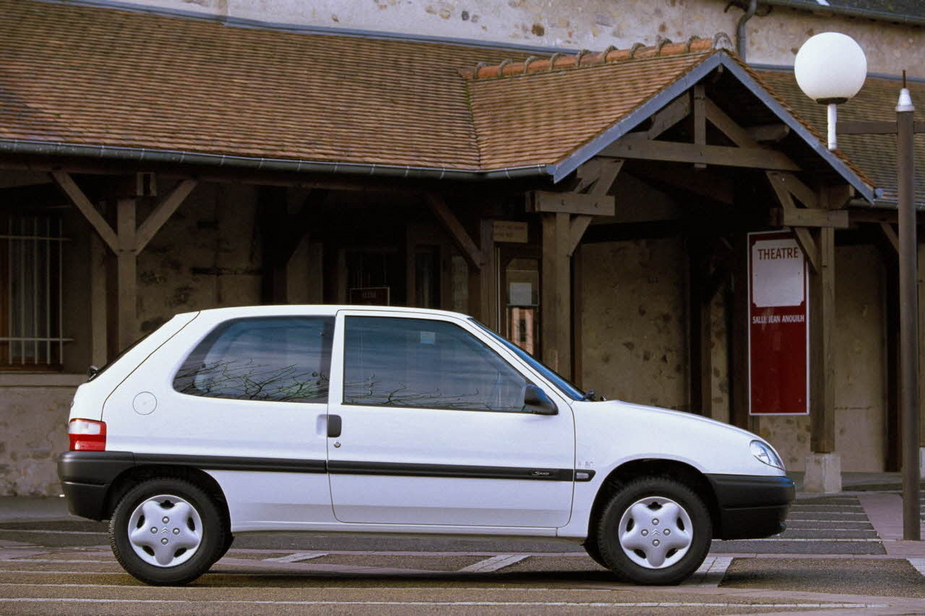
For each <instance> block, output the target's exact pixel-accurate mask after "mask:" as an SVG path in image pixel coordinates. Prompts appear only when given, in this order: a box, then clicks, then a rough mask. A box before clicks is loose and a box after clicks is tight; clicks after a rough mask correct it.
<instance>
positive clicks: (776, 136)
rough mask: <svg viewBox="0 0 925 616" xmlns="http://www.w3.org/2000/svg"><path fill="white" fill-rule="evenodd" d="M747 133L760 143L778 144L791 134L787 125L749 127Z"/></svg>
mask: <svg viewBox="0 0 925 616" xmlns="http://www.w3.org/2000/svg"><path fill="white" fill-rule="evenodd" d="M745 132H746V133H748V136H749V137H751V138H752V139H754V140H755V141H757V142H758V143H768V142H773V143H777V142H778V141H782V140H783V139H784V137H786V136H787V135H789V134H790V127H789V126H787V125H786V124H762V125H761V126H749V127H748V128H746V129H745Z"/></svg>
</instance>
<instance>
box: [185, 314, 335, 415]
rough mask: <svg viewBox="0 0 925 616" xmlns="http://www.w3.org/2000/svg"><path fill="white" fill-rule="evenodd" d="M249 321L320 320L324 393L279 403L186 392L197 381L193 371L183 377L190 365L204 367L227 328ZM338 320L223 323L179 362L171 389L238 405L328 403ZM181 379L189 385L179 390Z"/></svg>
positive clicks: (313, 317)
mask: <svg viewBox="0 0 925 616" xmlns="http://www.w3.org/2000/svg"><path fill="white" fill-rule="evenodd" d="M247 321H260V322H267V321H321V322H322V334H321V336H322V343H321V349H320V353H321V365H320V368H319V379H322V380H324V381H325V382H326V383H327V386H326V387H325V389H324V394H323V395H319V396H317V397H314V398H310V399H296V400H278V399H273V398H247V397H233V396H216V395H209V394H206V393H195V392H193V391H188V390H187V389H193V388H195V386H194V383H195V379H196V373H195V372H191V373H189V374H182V373H184V371H185V370H187V366H189V365H190V364H202V363H203V360H205V358H206V357H208V355H209V353H211V352H212V351H213V350H214V349H215V348H216V345H217V344H218V343H219V342H220V341H221V339H222V336H223V335H224V334H225V332H226V331H228V329H230V328H231V327H233V326H234V325H237V324H239V323H243V322H247ZM335 323H336V321H335V317H334V316H333V315H306V314H289V315H260V316H244V317H236V318H232V319H227V320H225V321H222V322H220V323H217V324H215V325H214V326H213V327H212V328H211V329H209V331H208V332H207V333H206V334H205V336H203V337H202V338H200V339H199V340H197V341H196V343H195V344H194V345H193V346H192V347H191V348H190V349H189V351H188V352H187V353H186V354H185V356H184V357H183V359H182V360H181V361H180V362H179V366H178V367H177V368H176V370H175V371H174V373H173V376H172V378H171V381H170V387H171V389H172V390H173V391H174V392H176V393H178V394H180V395H184V396H192V397H195V398H205V399H209V400H228V401H239V402H248V403H250V402H267V403H286V404H327V403H328V401H329V400H330V398H331V365H332V364H331V362H332V358H333V353H334V335H335ZM181 379H184V380H186V379H188V384H187V385H186V386H185V387H183V388H180V387H179V386H178V381H180V380H181Z"/></svg>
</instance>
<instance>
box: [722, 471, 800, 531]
mask: <svg viewBox="0 0 925 616" xmlns="http://www.w3.org/2000/svg"><path fill="white" fill-rule="evenodd" d="M707 479H708V480H709V481H710V484H711V485H712V486H713V492H714V494H716V500H717V504H718V505H719V528H718V529H717V536H716V538H717V539H758V538H761V537H769V536H771V535H776V534H778V533H781V532H783V531H784V530H786V528H787V524H786V520H787V511H788V510H789V509H790V503H791V502H793V499H794V496H795V495H796V489H795V488H794V485H793V480H792V479H790V478H789V477H763V476H755V475H707Z"/></svg>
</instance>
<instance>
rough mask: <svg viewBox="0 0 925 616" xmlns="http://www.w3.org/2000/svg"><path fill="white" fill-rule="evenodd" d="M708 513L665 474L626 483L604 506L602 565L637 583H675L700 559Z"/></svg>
mask: <svg viewBox="0 0 925 616" xmlns="http://www.w3.org/2000/svg"><path fill="white" fill-rule="evenodd" d="M711 529H712V524H711V521H710V513H709V511H708V510H707V508H706V505H704V503H703V500H702V499H701V498H700V497H699V496H698V495H697V494H696V493H695V492H694V491H693V490H691V489H690V488H688V487H687V486H686V485H684V484H682V483H680V482H678V481H675V480H674V479H669V478H667V477H642V478H639V479H636V480H634V481H631V482H630V483H628V484H626V485H625V486H624V487H623V488H622V489H620V491H619V492H617V493H616V494H614V496H613V497H612V499H611V501H610V503H608V504H607V506H606V507H605V508H604V512H603V514H602V515H601V519H600V521H599V524H598V530H597V537H598V549H599V552H600V555H601V558H602V559H603V560H604V562H605V563H606V566H607V567H608V568H609V569H611V570H613V571H614V572H615V573H616V574H617V575H619V576H621V577H624V578H626V579H628V580H630V581H632V582H635V583H637V584H678V583H680V582H682V581H683V580H685V579H687V578H688V577H690V575H691V574H692V573H694V571H696V570H697V568H698V567H699V566H700V565H701V563H703V560H704V558H706V555H707V552H708V551H709V549H710V541H711V535H712V531H711Z"/></svg>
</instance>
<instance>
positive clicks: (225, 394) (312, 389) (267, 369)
mask: <svg viewBox="0 0 925 616" xmlns="http://www.w3.org/2000/svg"><path fill="white" fill-rule="evenodd" d="M175 386H176V389H177V391H179V392H180V393H184V394H190V395H193V396H206V397H210V398H231V399H236V400H269V401H276V402H311V401H317V400H321V401H323V400H325V399H326V398H327V395H328V376H327V375H325V374H322V373H320V372H317V371H311V370H306V369H305V368H304V367H302V366H298V365H295V364H292V365H287V366H273V365H267V364H261V363H260V362H258V361H255V360H253V359H250V360H227V361H220V362H214V363H208V364H205V363H204V364H200V365H199V366H196V367H195V368H192V369H187V370H181V371H180V372H179V373H177V376H176V379H175Z"/></svg>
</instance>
